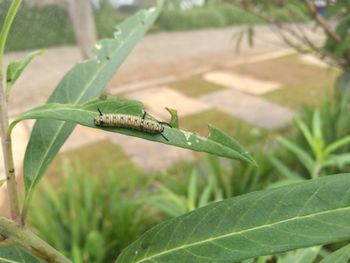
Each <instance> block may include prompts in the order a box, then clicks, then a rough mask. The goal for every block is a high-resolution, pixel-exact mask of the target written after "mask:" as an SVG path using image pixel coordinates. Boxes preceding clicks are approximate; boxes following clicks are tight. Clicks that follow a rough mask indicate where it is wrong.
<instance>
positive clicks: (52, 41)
mask: <svg viewBox="0 0 350 263" xmlns="http://www.w3.org/2000/svg"><path fill="white" fill-rule="evenodd" d="M10 2H11V1H9V0H5V1H1V3H0V25H1V24H2V22H3V21H4V18H5V15H6V11H7V10H8V6H9V4H10ZM53 21H54V22H53ZM69 21H70V20H69V16H68V13H67V12H66V11H65V10H63V9H62V8H60V7H57V6H54V5H47V6H42V7H29V6H27V5H26V4H23V5H22V6H21V8H20V10H19V12H18V16H17V19H16V20H15V22H14V25H13V28H12V30H13V33H12V34H10V36H9V40H8V42H7V47H6V50H7V51H14V50H23V49H33V48H44V47H45V48H46V47H48V46H53V45H56V46H59V45H67V44H68V45H69V44H72V43H74V34H73V28H72V26H71V24H70V22H69Z"/></svg>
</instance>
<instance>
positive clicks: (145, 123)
mask: <svg viewBox="0 0 350 263" xmlns="http://www.w3.org/2000/svg"><path fill="white" fill-rule="evenodd" d="M98 111H99V113H100V115H99V116H97V117H96V118H95V125H96V126H101V127H116V128H127V129H132V130H138V131H141V132H145V133H150V134H160V135H161V136H162V137H163V138H164V139H165V140H167V141H168V139H167V138H166V137H165V136H164V135H163V131H164V126H163V123H160V122H158V121H157V120H153V119H145V117H146V112H145V113H144V114H143V116H142V117H140V116H134V115H129V114H103V113H102V112H101V111H100V110H99V109H98Z"/></svg>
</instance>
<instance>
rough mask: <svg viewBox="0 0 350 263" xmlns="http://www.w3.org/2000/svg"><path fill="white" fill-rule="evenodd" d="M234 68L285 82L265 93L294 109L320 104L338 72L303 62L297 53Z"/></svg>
mask: <svg viewBox="0 0 350 263" xmlns="http://www.w3.org/2000/svg"><path fill="white" fill-rule="evenodd" d="M232 70H233V71H234V72H235V73H239V74H242V75H249V76H253V77H256V78H258V79H261V80H269V81H275V82H279V83H282V84H283V87H282V88H281V89H279V90H276V91H273V92H270V93H267V94H265V95H264V96H263V97H264V98H265V99H267V100H270V101H273V102H276V103H278V104H281V105H283V106H286V107H289V108H291V109H295V110H298V109H300V108H301V107H302V106H306V105H308V106H318V105H320V103H321V98H322V96H324V95H327V94H330V93H331V92H332V88H333V86H334V82H335V79H336V78H337V76H338V74H339V72H338V71H337V70H335V69H326V68H321V67H317V66H312V65H306V64H303V63H302V62H301V61H300V60H299V56H297V55H291V56H286V57H282V58H278V59H274V60H268V61H263V62H257V63H251V64H245V65H240V66H239V67H233V68H232Z"/></svg>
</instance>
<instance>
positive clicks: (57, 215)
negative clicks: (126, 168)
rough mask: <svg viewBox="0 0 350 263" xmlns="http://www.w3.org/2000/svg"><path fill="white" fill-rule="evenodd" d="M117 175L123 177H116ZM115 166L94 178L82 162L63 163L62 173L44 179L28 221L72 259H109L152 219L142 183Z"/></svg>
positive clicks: (111, 259)
mask: <svg viewBox="0 0 350 263" xmlns="http://www.w3.org/2000/svg"><path fill="white" fill-rule="evenodd" d="M121 179H123V180H121ZM140 186H141V183H140V182H138V181H137V180H135V179H134V180H130V179H129V180H125V178H121V177H120V176H118V175H117V173H116V171H114V170H109V171H106V172H105V174H104V176H103V177H96V176H95V175H93V174H91V173H90V172H89V171H87V170H85V169H84V168H83V167H82V164H79V163H76V164H75V165H71V164H66V165H65V169H64V173H63V175H62V177H61V178H60V179H58V180H55V181H53V182H49V181H47V180H45V181H44V184H43V187H41V189H40V191H39V193H38V195H37V196H36V198H35V202H34V203H33V205H32V206H31V212H30V218H29V222H30V223H31V225H33V227H34V228H35V229H36V230H37V232H38V233H39V235H40V236H41V237H42V238H43V239H44V240H46V241H47V242H49V243H50V244H51V245H53V246H54V247H56V248H57V249H59V250H60V251H61V252H63V253H64V254H65V255H66V256H68V257H69V258H71V259H72V260H73V261H74V262H76V263H79V262H95V263H98V262H113V260H114V259H115V258H116V256H117V255H119V254H120V252H121V250H122V249H124V248H125V247H126V246H127V245H129V244H130V243H131V242H132V241H134V240H135V239H136V238H137V237H138V236H140V235H141V234H142V233H143V232H144V231H145V230H146V229H148V228H149V227H150V226H151V224H155V223H156V222H157V219H156V218H157V217H156V214H155V213H154V211H152V209H149V208H147V207H145V206H144V204H143V203H142V202H141V199H142V197H143V196H144V192H145V190H146V189H147V184H144V185H143V186H142V188H140Z"/></svg>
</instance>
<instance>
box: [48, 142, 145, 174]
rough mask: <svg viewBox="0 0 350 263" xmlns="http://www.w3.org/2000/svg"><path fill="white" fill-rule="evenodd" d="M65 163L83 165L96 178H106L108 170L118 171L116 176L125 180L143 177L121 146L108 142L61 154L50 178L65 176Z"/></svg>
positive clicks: (54, 164)
mask: <svg viewBox="0 0 350 263" xmlns="http://www.w3.org/2000/svg"><path fill="white" fill-rule="evenodd" d="M65 162H70V163H71V164H72V165H83V167H84V169H85V170H87V171H90V173H91V174H93V175H95V176H104V175H105V174H106V169H107V170H108V171H109V170H111V171H117V172H118V175H116V176H120V177H122V178H124V179H123V180H125V179H126V178H128V179H135V178H140V177H141V175H142V171H140V170H139V169H138V167H136V166H135V165H134V164H133V163H132V161H131V160H130V158H129V157H128V156H126V155H125V154H124V153H123V150H122V149H121V148H120V146H118V145H115V144H112V143H111V141H108V140H105V141H100V142H97V143H93V144H90V145H86V146H83V147H80V148H78V149H76V150H72V151H68V152H64V153H61V154H59V155H58V157H57V158H56V159H55V160H54V162H53V163H52V165H51V167H50V169H49V171H48V174H49V176H52V178H55V177H59V176H60V175H61V174H63V173H64V171H63V167H64V166H65V165H64V164H65Z"/></svg>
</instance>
